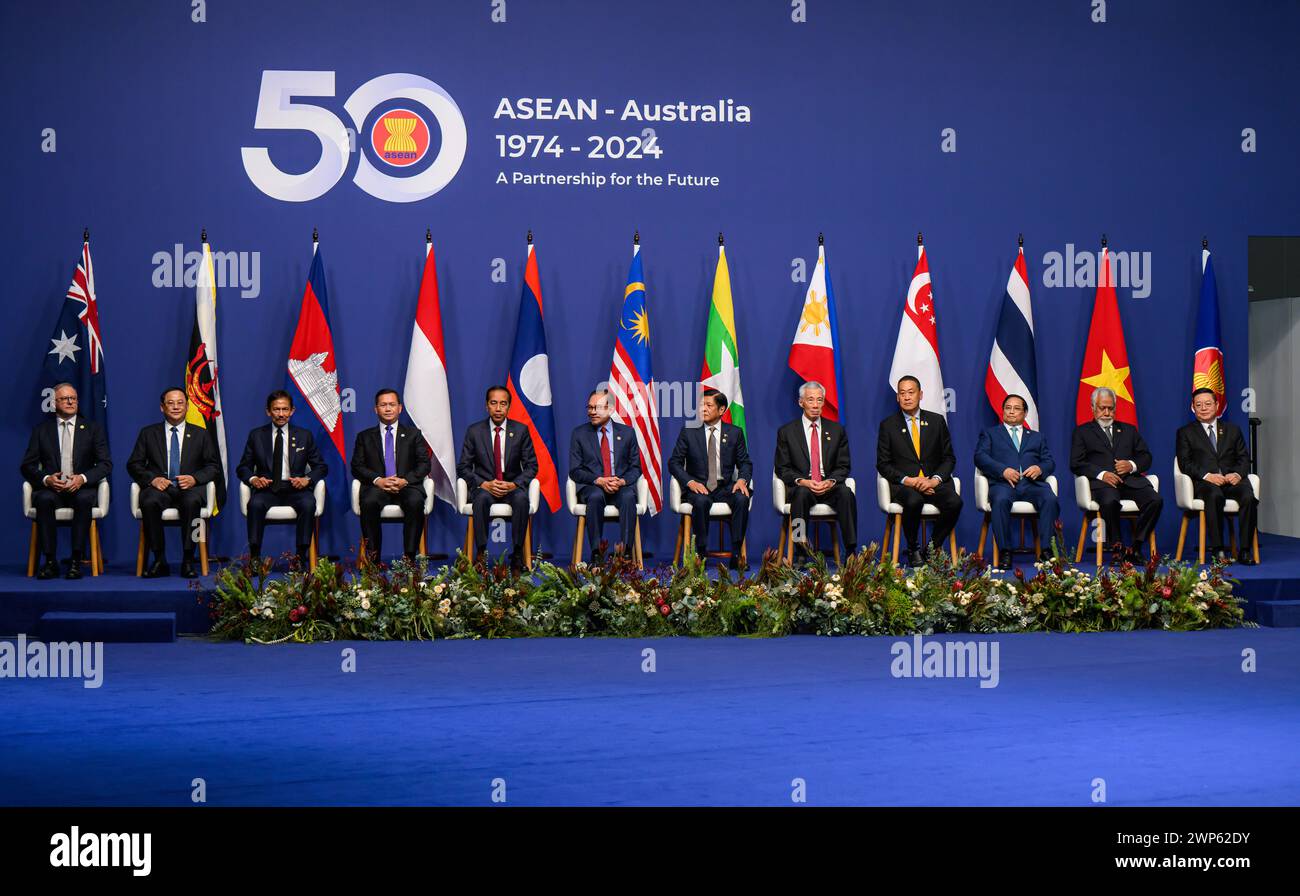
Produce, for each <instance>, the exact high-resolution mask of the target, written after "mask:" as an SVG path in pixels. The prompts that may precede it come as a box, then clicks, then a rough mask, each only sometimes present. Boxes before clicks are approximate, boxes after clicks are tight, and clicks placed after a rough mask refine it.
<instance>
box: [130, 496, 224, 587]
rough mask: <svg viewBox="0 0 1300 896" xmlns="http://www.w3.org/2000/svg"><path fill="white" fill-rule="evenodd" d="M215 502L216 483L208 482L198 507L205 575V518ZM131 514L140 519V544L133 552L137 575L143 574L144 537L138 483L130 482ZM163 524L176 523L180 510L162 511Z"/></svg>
mask: <svg viewBox="0 0 1300 896" xmlns="http://www.w3.org/2000/svg"><path fill="white" fill-rule="evenodd" d="M216 503H217V484H216V483H215V482H209V483H208V484H207V485H206V486H204V488H203V506H202V507H201V508H199V519H201V520H204V523H203V525H201V526H199V568H200V569H201V570H202V571H203V574H204V575H205V576H206V575H207V574H208V524H207V520H210V519H211V518H212V507H213V505H214V504H216ZM131 516H133V517H135V518H136V519H138V520H140V545H139V547H137V548H136V552H135V574H136V575H137V576H139V575H143V574H144V554H145V549H146V547H147V546H146V544H145V538H144V514H142V513H141V512H140V486H139V484H138V483H135V482H132V483H131ZM162 521H163V524H164V525H166V524H167V523H177V524H179V523H180V521H181V512H180V511H179V510H177V509H176V508H175V507H168V508H167V509H166V510H164V511H163V512H162ZM181 537H182V538H192V537H193V535H192V533H189V532H185V533H182V535H181Z"/></svg>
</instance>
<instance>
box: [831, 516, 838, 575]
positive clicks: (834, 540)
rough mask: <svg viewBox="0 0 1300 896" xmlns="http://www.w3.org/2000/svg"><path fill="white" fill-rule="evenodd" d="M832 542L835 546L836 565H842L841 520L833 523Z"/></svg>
mask: <svg viewBox="0 0 1300 896" xmlns="http://www.w3.org/2000/svg"><path fill="white" fill-rule="evenodd" d="M831 543H832V544H833V545H834V546H835V565H836V566H839V565H840V524H839V521H838V520H836V521H833V522H832V523H831Z"/></svg>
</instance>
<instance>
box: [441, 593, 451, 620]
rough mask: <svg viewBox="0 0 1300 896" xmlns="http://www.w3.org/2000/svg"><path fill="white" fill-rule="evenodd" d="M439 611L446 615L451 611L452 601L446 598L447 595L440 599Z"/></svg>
mask: <svg viewBox="0 0 1300 896" xmlns="http://www.w3.org/2000/svg"><path fill="white" fill-rule="evenodd" d="M438 612H439V613H441V614H442V615H444V616H446V615H447V614H449V613H450V612H451V601H450V600H448V599H447V598H445V597H444V598H443V599H442V600H441V601H439V602H438Z"/></svg>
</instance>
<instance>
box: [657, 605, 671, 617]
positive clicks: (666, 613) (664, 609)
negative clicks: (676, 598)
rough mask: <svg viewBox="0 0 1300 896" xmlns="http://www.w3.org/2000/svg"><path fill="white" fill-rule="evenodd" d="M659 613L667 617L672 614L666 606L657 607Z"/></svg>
mask: <svg viewBox="0 0 1300 896" xmlns="http://www.w3.org/2000/svg"><path fill="white" fill-rule="evenodd" d="M659 612H660V613H663V614H664V615H665V616H667V615H668V614H669V613H671V612H672V610H671V609H670V608H669V606H668V604H660V605H659Z"/></svg>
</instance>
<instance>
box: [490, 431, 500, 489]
mask: <svg viewBox="0 0 1300 896" xmlns="http://www.w3.org/2000/svg"><path fill="white" fill-rule="evenodd" d="M496 431H497V434H496V435H495V436H493V437H492V461H493V463H495V464H496V468H497V481H500V480H501V427H499V426H498V427H496Z"/></svg>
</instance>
